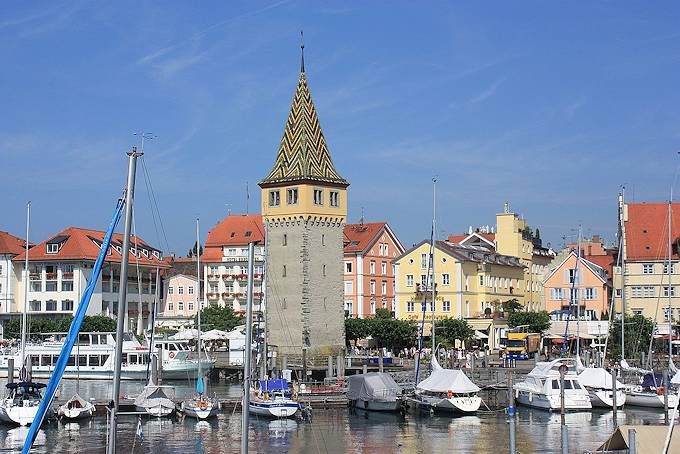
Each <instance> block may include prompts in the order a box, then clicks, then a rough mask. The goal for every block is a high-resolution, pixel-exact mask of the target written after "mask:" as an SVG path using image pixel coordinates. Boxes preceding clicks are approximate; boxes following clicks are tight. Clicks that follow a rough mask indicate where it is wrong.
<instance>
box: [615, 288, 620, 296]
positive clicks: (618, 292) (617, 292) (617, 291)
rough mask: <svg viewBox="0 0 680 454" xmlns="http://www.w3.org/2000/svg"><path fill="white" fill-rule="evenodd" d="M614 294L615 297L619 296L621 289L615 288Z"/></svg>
mask: <svg viewBox="0 0 680 454" xmlns="http://www.w3.org/2000/svg"><path fill="white" fill-rule="evenodd" d="M614 294H615V295H616V297H617V298H621V289H620V288H617V289H616V290H615V291H614Z"/></svg>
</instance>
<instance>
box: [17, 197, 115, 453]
mask: <svg viewBox="0 0 680 454" xmlns="http://www.w3.org/2000/svg"><path fill="white" fill-rule="evenodd" d="M123 206H125V202H124V201H123V200H122V199H119V200H118V204H117V205H116V209H115V210H114V211H113V217H112V218H111V224H110V225H109V229H108V230H107V231H106V235H104V241H102V246H101V249H100V250H99V255H98V256H97V260H96V261H95V262H94V266H93V267H92V274H91V275H90V279H88V281H87V285H86V286H85V291H84V292H83V296H82V298H81V299H80V304H78V308H77V309H76V313H75V315H74V317H73V321H72V322H71V327H70V328H69V330H68V334H67V335H66V339H65V340H64V346H63V347H62V348H61V353H60V354H59V358H58V359H57V364H55V366H54V371H52V375H50V381H49V382H48V383H47V389H46V390H45V396H44V397H43V398H42V400H41V401H40V407H38V412H37V413H36V415H35V418H33V423H32V424H31V427H30V428H29V429H28V435H26V441H24V447H23V448H22V450H21V452H22V454H28V453H29V451H30V450H31V446H33V442H34V441H35V437H36V435H37V434H38V430H39V429H40V425H41V424H42V423H43V421H44V419H45V415H46V414H47V409H48V408H50V406H51V405H52V399H54V393H55V392H56V391H57V387H58V386H59V382H60V381H61V377H62V375H64V370H65V369H66V363H67V362H68V359H69V357H70V356H71V350H72V349H73V345H74V344H75V343H76V339H77V338H78V333H79V332H80V327H81V326H82V325H83V320H84V319H85V313H86V312H87V306H89V305H90V298H91V297H92V292H93V291H94V287H95V286H96V285H97V280H98V279H99V273H101V271H102V265H103V264H104V259H105V258H106V253H107V251H108V250H109V245H110V244H111V236H112V235H113V231H114V230H115V229H116V225H117V224H118V221H119V220H120V215H121V213H122V212H123Z"/></svg>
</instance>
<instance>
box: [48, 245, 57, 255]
mask: <svg viewBox="0 0 680 454" xmlns="http://www.w3.org/2000/svg"><path fill="white" fill-rule="evenodd" d="M57 252H59V243H47V253H48V254H56V253H57Z"/></svg>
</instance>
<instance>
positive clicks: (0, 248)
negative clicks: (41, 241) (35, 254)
mask: <svg viewBox="0 0 680 454" xmlns="http://www.w3.org/2000/svg"><path fill="white" fill-rule="evenodd" d="M25 247H26V240H23V239H21V238H19V237H18V236H14V235H12V234H10V233H7V232H2V231H0V254H13V255H18V254H21V253H22V252H24V248H25ZM29 247H30V245H29Z"/></svg>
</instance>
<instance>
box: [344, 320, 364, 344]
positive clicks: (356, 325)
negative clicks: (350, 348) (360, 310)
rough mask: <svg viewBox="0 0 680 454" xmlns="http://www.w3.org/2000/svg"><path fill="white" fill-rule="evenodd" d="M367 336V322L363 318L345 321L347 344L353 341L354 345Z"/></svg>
mask: <svg viewBox="0 0 680 454" xmlns="http://www.w3.org/2000/svg"><path fill="white" fill-rule="evenodd" d="M368 335H369V326H368V320H367V319H364V318H351V317H348V318H346V319H345V339H346V341H347V343H348V344H349V342H350V341H354V344H355V345H356V342H357V340H359V339H364V338H366V337H367V336H368Z"/></svg>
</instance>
